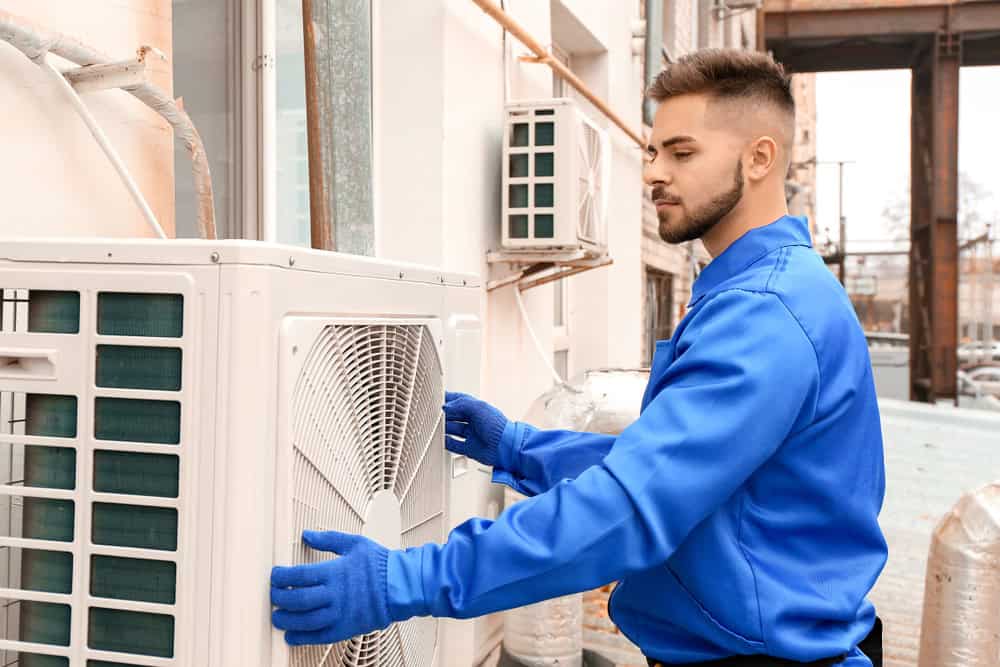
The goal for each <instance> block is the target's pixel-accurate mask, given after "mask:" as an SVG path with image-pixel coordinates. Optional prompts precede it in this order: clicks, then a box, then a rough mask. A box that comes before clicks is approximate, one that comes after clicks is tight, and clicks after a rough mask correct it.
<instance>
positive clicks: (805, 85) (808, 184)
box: [786, 73, 816, 241]
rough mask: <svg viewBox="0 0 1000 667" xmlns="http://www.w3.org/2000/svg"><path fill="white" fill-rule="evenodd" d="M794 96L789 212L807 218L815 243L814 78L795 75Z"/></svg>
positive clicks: (812, 76) (812, 75)
mask: <svg viewBox="0 0 1000 667" xmlns="http://www.w3.org/2000/svg"><path fill="white" fill-rule="evenodd" d="M792 93H793V94H794V96H795V145H794V146H793V147H792V165H791V168H790V169H789V171H788V180H789V182H790V185H789V187H787V188H786V191H787V192H788V193H789V195H790V196H789V200H788V212H789V213H791V214H792V215H804V216H806V217H807V218H809V230H810V231H811V232H812V236H813V240H814V241H815V239H816V75H815V74H814V73H808V74H795V75H794V76H793V77H792Z"/></svg>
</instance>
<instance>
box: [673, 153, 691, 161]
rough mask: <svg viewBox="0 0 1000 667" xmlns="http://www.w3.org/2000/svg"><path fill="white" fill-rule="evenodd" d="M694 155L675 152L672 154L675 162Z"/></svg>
mask: <svg viewBox="0 0 1000 667" xmlns="http://www.w3.org/2000/svg"><path fill="white" fill-rule="evenodd" d="M692 155H694V153H692V152H691V151H677V152H675V153H674V159H676V160H686V159H688V158H689V157H691V156H692Z"/></svg>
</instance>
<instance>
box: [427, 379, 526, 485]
mask: <svg viewBox="0 0 1000 667" xmlns="http://www.w3.org/2000/svg"><path fill="white" fill-rule="evenodd" d="M444 415H445V434H446V435H445V448H446V449H447V450H448V451H450V452H454V453H455V454H462V455H464V456H468V457H469V458H472V459H475V460H476V461H479V462H480V463H484V464H486V465H488V466H494V467H497V466H501V467H502V466H503V464H504V463H506V462H508V461H509V460H510V453H508V452H503V451H502V449H503V447H505V446H507V445H506V443H505V440H509V439H510V434H508V437H507V438H504V432H505V431H511V430H512V428H513V425H514V422H512V421H510V420H509V419H507V418H506V417H505V416H504V415H503V413H502V412H500V411H499V410H497V409H496V408H495V407H493V406H492V405H490V404H489V403H487V402H486V401H481V400H479V399H478V398H476V397H474V396H470V395H468V394H462V393H459V392H452V391H449V392H446V393H445V404H444Z"/></svg>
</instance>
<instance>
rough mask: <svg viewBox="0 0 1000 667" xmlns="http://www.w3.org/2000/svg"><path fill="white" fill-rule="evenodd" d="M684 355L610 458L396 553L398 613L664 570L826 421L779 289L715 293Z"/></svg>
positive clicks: (504, 601) (699, 314) (392, 563)
mask: <svg viewBox="0 0 1000 667" xmlns="http://www.w3.org/2000/svg"><path fill="white" fill-rule="evenodd" d="M677 350H678V353H677V358H676V359H675V361H674V362H673V363H672V364H671V365H670V366H669V367H668V368H667V370H666V371H665V372H664V375H663V376H662V377H658V378H651V380H650V381H651V382H654V383H656V384H655V385H654V387H653V389H654V394H655V397H654V398H653V399H652V401H651V402H650V403H649V404H648V406H647V408H646V410H645V411H644V412H643V413H642V416H641V417H640V418H639V419H638V420H637V421H636V422H634V423H633V424H632V425H631V426H629V427H628V428H627V429H626V430H625V431H624V432H622V434H621V435H620V436H619V437H618V438H617V440H616V441H615V443H614V445H613V446H612V447H611V449H610V451H609V453H608V454H607V456H605V458H604V459H603V460H602V461H600V462H599V463H598V464H596V465H592V466H590V467H588V468H586V469H585V470H583V471H582V472H581V473H580V474H579V475H578V476H577V477H576V478H575V479H574V480H573V481H565V480H564V481H560V482H558V483H556V484H555V485H554V486H553V487H552V488H550V489H549V490H548V491H546V492H544V493H540V494H539V495H536V496H535V497H533V498H529V499H527V500H524V501H522V502H520V503H517V504H516V505H514V506H513V507H511V508H509V509H507V510H506V511H505V512H504V513H503V514H501V515H500V517H498V518H497V520H496V521H488V520H485V519H471V520H469V521H467V522H465V523H463V524H462V525H460V526H458V527H457V528H455V530H453V531H452V532H451V534H450V536H449V538H448V541H447V542H446V543H445V544H443V545H438V544H426V545H423V546H421V547H416V548H411V549H408V550H406V551H394V552H391V554H390V556H389V562H388V598H389V605H390V609H391V613H393V615H394V617H396V618H405V617H409V616H413V615H428V614H429V615H433V616H450V617H458V618H467V617H473V616H479V615H482V614H486V613H490V612H494V611H499V610H503V609H510V608H513V607H518V606H522V605H525V604H530V603H534V602H538V601H540V600H545V599H549V598H552V597H557V596H560V595H567V594H569V593H574V592H579V591H583V590H588V589H591V588H594V587H597V586H601V585H603V584H606V583H609V582H611V581H614V580H618V579H621V578H623V577H625V576H627V575H629V574H633V573H635V572H639V571H642V570H645V569H648V568H650V567H653V566H655V565H658V564H661V563H663V562H664V561H666V560H667V559H668V558H669V557H670V556H671V555H672V554H673V553H674V552H675V551H676V549H677V548H678V546H679V545H680V544H681V543H682V542H683V541H684V539H685V537H686V536H687V535H688V534H689V533H690V532H691V531H692V530H693V529H694V527H695V526H697V525H698V524H699V523H700V522H701V521H702V520H703V519H705V518H706V517H707V516H708V515H709V514H711V513H712V512H713V511H715V510H716V509H717V508H718V507H720V506H721V505H722V504H723V503H724V502H725V500H726V499H727V498H729V497H730V496H731V495H732V494H733V493H734V492H735V491H736V490H737V489H738V488H739V487H740V486H741V485H742V484H743V483H744V482H745V481H746V480H747V479H748V478H749V477H750V475H751V474H752V473H753V472H754V471H755V470H756V469H757V468H759V467H760V466H761V465H762V464H763V463H764V462H765V461H766V460H767V459H769V458H770V457H771V456H772V455H773V454H774V453H775V452H776V451H777V449H778V448H779V447H780V445H781V443H782V442H783V441H784V440H786V438H788V436H789V435H791V434H793V433H795V432H796V431H798V430H801V429H802V428H804V427H805V426H806V425H808V423H809V422H810V420H811V419H812V417H813V415H814V413H815V410H816V405H815V404H816V400H817V394H818V387H819V369H818V366H817V359H816V355H815V352H814V350H813V347H812V345H811V343H810V342H809V339H808V338H807V336H806V335H805V332H804V331H803V330H802V328H801V326H800V325H799V324H798V322H797V321H796V320H795V318H794V317H793V316H792V315H791V313H789V311H788V310H787V308H785V306H784V304H783V303H782V302H781V301H780V299H779V298H778V297H776V296H774V295H773V294H769V293H757V292H749V291H742V290H731V291H727V292H722V293H720V294H718V295H716V296H715V297H713V298H711V299H710V300H709V301H707V302H706V303H704V304H703V305H701V306H700V307H699V308H698V309H697V311H695V312H692V313H691V320H690V322H689V323H688V325H687V327H686V329H685V330H684V332H683V333H682V334H681V336H680V338H679V339H678V346H677Z"/></svg>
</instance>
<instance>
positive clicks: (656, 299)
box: [645, 267, 674, 364]
mask: <svg viewBox="0 0 1000 667" xmlns="http://www.w3.org/2000/svg"><path fill="white" fill-rule="evenodd" d="M673 311H674V279H673V276H672V275H671V274H669V273H664V272H662V271H657V270H655V269H651V268H648V267H647V268H646V350H645V363H646V364H650V363H652V361H653V352H654V350H656V341H658V340H665V339H668V338H670V336H671V334H672V333H673V324H674V319H673Z"/></svg>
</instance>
